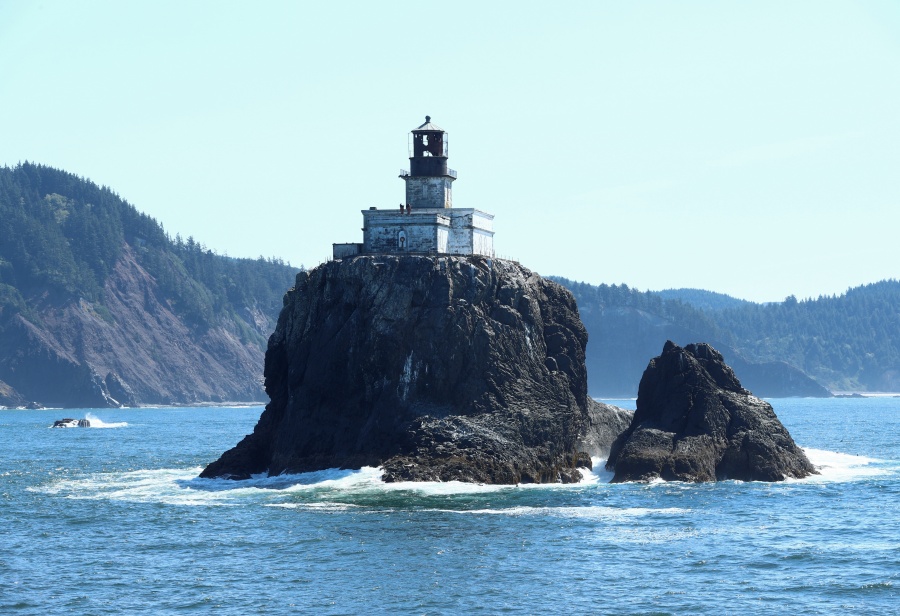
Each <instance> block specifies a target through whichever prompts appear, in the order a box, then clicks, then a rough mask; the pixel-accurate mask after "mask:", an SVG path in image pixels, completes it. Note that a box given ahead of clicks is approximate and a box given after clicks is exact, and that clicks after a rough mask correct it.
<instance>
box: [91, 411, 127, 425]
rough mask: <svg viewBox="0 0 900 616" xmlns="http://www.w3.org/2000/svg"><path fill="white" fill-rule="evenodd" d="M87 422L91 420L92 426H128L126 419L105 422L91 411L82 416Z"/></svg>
mask: <svg viewBox="0 0 900 616" xmlns="http://www.w3.org/2000/svg"><path fill="white" fill-rule="evenodd" d="M84 418H85V419H87V420H88V421H89V422H91V427H92V428H124V427H126V426H128V422H127V421H116V422H112V423H106V422H105V421H103V420H102V419H100V418H99V417H97V416H96V415H94V414H93V413H88V414H86V415H85V416H84Z"/></svg>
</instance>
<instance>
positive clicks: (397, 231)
mask: <svg viewBox="0 0 900 616" xmlns="http://www.w3.org/2000/svg"><path fill="white" fill-rule="evenodd" d="M410 140H411V143H412V151H411V152H410V157H409V164H410V168H409V171H406V170H404V171H402V172H401V173H400V178H401V179H402V180H403V181H404V182H406V203H405V204H401V205H400V207H399V208H397V209H395V208H389V209H378V208H374V207H373V208H369V209H368V210H363V211H362V214H363V241H362V243H361V244H357V243H351V244H334V246H333V256H334V258H335V259H341V258H344V257H350V256H353V255H357V254H380V253H391V254H396V253H403V252H407V253H418V254H422V253H426V254H456V255H484V256H487V257H493V256H494V222H493V221H494V216H493V215H492V214H488V213H487V212H483V211H481V210H476V209H473V208H466V209H454V208H453V189H452V184H453V182H454V181H455V180H456V171H454V170H453V169H450V168H448V167H447V152H448V148H447V133H445V132H444V130H443V129H441V128H440V127H438V126H436V125H434V124H432V123H431V118H430V117H428V116H425V124H422V125H421V126H419V127H418V128H415V129H413V131H412V134H411V137H410Z"/></svg>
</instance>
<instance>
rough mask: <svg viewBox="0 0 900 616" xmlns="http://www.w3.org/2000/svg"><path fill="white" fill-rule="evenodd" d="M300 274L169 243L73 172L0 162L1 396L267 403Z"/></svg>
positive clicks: (142, 217)
mask: <svg viewBox="0 0 900 616" xmlns="http://www.w3.org/2000/svg"><path fill="white" fill-rule="evenodd" d="M296 271H297V270H296V268H292V267H290V266H289V265H287V264H285V263H283V262H282V261H280V260H278V259H265V258H262V257H260V258H258V259H234V258H229V257H226V256H222V255H218V254H216V253H214V252H213V251H211V250H208V249H207V248H206V247H205V246H203V245H202V244H200V243H198V242H196V241H195V240H194V239H193V238H188V239H187V240H186V241H183V240H182V239H181V238H178V237H176V238H175V239H172V238H171V237H169V235H168V234H167V233H166V232H165V231H164V229H163V227H162V226H161V225H160V224H159V223H158V222H157V221H156V220H154V219H153V218H151V217H149V216H147V215H146V214H142V213H140V212H138V211H137V210H136V209H135V208H134V207H133V206H132V205H130V204H128V203H127V202H126V201H124V200H122V199H121V198H119V197H118V195H116V194H115V193H114V192H112V191H111V190H110V189H109V188H106V187H100V186H97V185H96V184H94V183H93V182H90V181H88V180H86V179H83V178H79V177H76V176H75V175H72V174H70V173H66V172H64V171H59V170H57V169H52V168H49V167H44V166H41V165H34V164H30V163H25V164H20V165H18V166H16V167H14V168H8V167H6V168H0V404H7V405H12V404H19V403H22V402H26V401H28V402H30V401H36V402H38V403H40V404H45V405H53V406H99V405H104V404H118V403H124V404H176V403H199V402H217V401H226V400H228V401H251V400H264V399H265V393H264V391H263V389H262V357H263V353H264V350H265V345H266V340H267V337H268V334H269V333H270V330H271V329H272V328H273V327H274V320H275V319H276V318H277V315H278V312H279V310H280V308H281V300H282V296H283V294H284V292H285V290H286V289H287V288H288V287H290V286H291V284H292V283H293V279H294V276H295V274H296Z"/></svg>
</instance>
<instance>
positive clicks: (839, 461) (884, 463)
mask: <svg viewBox="0 0 900 616" xmlns="http://www.w3.org/2000/svg"><path fill="white" fill-rule="evenodd" d="M802 449H803V452H804V453H805V454H806V457H807V458H809V461H810V462H812V463H813V466H815V467H816V470H817V471H819V474H818V475H810V476H809V477H806V478H804V479H799V480H793V481H805V482H814V483H815V482H823V481H829V482H843V481H856V480H859V479H866V478H868V477H875V476H879V475H889V474H891V473H893V472H894V471H895V470H896V468H891V466H896V465H892V464H891V462H890V461H889V460H879V459H877V458H869V457H866V456H860V455H853V454H849V453H841V452H839V451H828V450H826V449H813V448H811V447H804V448H802Z"/></svg>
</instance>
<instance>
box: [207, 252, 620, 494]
mask: <svg viewBox="0 0 900 616" xmlns="http://www.w3.org/2000/svg"><path fill="white" fill-rule="evenodd" d="M586 343H587V333H586V331H585V328H584V326H583V325H582V323H581V320H580V318H579V315H578V309H577V307H576V303H575V300H574V298H573V296H572V294H571V293H570V292H569V291H567V290H566V289H565V288H563V287H562V286H560V285H559V284H557V283H555V282H552V281H550V280H547V279H545V278H542V277H541V276H539V275H538V274H536V273H534V272H532V271H530V270H528V269H527V268H525V267H523V266H521V265H519V264H518V263H515V262H512V261H507V260H501V259H491V258H487V257H483V256H436V255H429V256H425V255H422V256H418V255H373V256H356V257H352V258H346V259H339V260H334V261H331V262H328V263H325V264H322V265H320V266H319V267H317V268H315V269H314V270H312V271H309V272H301V273H300V274H298V275H297V279H296V284H295V286H294V287H293V288H292V289H291V290H289V291H288V292H287V294H286V295H285V298H284V308H283V310H282V312H281V315H280V316H279V319H278V324H277V326H276V328H275V331H274V333H273V334H272V336H271V337H270V338H269V344H268V350H267V351H266V360H265V388H266V392H267V393H268V395H269V397H270V399H271V401H270V402H269V404H268V405H267V406H266V408H265V410H264V411H263V413H262V415H261V417H260V419H259V421H258V423H257V425H256V427H255V428H254V430H253V432H252V433H251V434H249V435H247V436H246V437H245V438H244V439H243V440H241V441H240V442H239V443H238V444H237V445H236V446H235V447H234V448H232V449H230V450H228V451H226V452H225V453H224V454H223V455H222V456H221V457H220V458H219V459H218V460H217V461H215V462H213V463H212V464H210V465H209V466H208V467H207V468H206V469H205V470H204V471H203V472H202V473H201V477H228V478H232V479H243V478H248V477H250V476H251V475H253V474H258V473H268V474H269V475H278V474H281V473H299V472H308V471H315V470H321V469H326V468H360V467H363V466H380V467H382V468H383V469H384V473H383V479H384V481H387V482H394V481H451V480H458V481H467V482H482V483H492V484H516V483H547V482H564V483H567V482H577V481H579V480H580V479H581V473H580V471H579V468H580V467H590V465H591V456H605V455H606V453H607V452H608V450H609V447H610V446H611V444H612V442H613V440H614V439H615V438H616V436H617V435H618V434H620V433H621V432H622V431H623V430H625V428H626V427H627V426H628V424H629V423H630V420H631V412H630V411H624V410H622V409H618V408H616V407H611V406H608V405H604V404H600V403H598V402H596V401H594V400H593V399H591V398H590V397H589V396H588V395H587V372H586V369H585V363H584V360H585V345H586Z"/></svg>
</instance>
